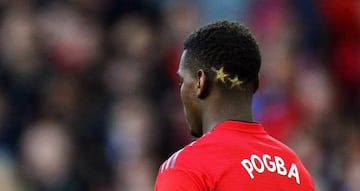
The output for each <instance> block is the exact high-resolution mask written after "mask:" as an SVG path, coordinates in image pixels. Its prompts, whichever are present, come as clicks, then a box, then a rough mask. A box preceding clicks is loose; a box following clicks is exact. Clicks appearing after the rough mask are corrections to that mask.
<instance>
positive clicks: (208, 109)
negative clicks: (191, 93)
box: [202, 92, 253, 133]
mask: <svg viewBox="0 0 360 191" xmlns="http://www.w3.org/2000/svg"><path fill="white" fill-rule="evenodd" d="M243 93H244V92H242V94H241V93H239V94H232V95H223V94H221V95H220V93H218V92H216V93H215V94H213V95H212V96H209V97H208V98H207V99H206V100H203V104H202V108H203V110H202V111H203V113H202V127H203V133H206V132H208V131H210V130H212V129H213V128H214V127H215V125H217V124H219V123H221V122H223V121H226V120H238V121H245V122H253V117H252V110H251V103H252V95H243Z"/></svg>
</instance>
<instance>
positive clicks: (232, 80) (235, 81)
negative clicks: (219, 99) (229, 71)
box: [229, 76, 243, 88]
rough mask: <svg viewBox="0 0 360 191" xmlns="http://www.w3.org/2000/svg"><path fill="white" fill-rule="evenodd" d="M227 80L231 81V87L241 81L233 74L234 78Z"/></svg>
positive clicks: (237, 85)
mask: <svg viewBox="0 0 360 191" xmlns="http://www.w3.org/2000/svg"><path fill="white" fill-rule="evenodd" d="M229 81H230V82H231V87H230V88H233V87H239V86H240V85H241V84H242V83H243V81H241V80H239V78H238V77H237V76H235V77H234V78H230V79H229Z"/></svg>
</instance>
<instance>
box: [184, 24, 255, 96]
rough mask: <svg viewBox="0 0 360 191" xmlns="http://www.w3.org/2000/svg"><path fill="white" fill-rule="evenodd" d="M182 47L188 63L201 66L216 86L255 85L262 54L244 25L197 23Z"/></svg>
mask: <svg viewBox="0 0 360 191" xmlns="http://www.w3.org/2000/svg"><path fill="white" fill-rule="evenodd" d="M184 50H186V51H187V56H186V63H187V64H188V65H189V67H190V68H192V69H194V70H198V69H203V70H204V71H205V72H206V73H207V74H208V75H209V76H210V78H209V80H211V81H213V82H215V84H217V85H218V87H223V88H226V89H235V88H238V89H242V90H245V89H247V90H249V89H251V90H252V91H255V90H256V89H257V85H258V73H259V70H260V65H261V56H260V52H259V47H258V45H257V43H256V40H255V39H254V37H253V35H252V34H251V33H250V31H249V30H248V28H246V27H245V26H243V25H241V24H239V23H237V22H230V21H217V22H214V23H211V24H208V25H206V26H203V27H200V28H199V29H197V30H196V31H194V32H193V33H192V34H190V35H189V36H188V37H187V38H186V39H185V41H184Z"/></svg>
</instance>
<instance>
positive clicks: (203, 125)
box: [155, 21, 314, 191]
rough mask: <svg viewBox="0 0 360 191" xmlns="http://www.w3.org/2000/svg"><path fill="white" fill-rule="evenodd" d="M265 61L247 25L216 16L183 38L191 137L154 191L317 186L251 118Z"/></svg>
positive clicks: (304, 190)
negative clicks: (210, 22) (210, 21)
mask: <svg viewBox="0 0 360 191" xmlns="http://www.w3.org/2000/svg"><path fill="white" fill-rule="evenodd" d="M260 64H261V58H260V53H259V48H258V45H257V43H256V41H255V39H254V38H253V36H252V35H251V33H250V32H249V30H248V29H247V28H246V27H244V26H242V25H240V24H238V23H235V22H229V21H218V22H215V23H212V24H209V25H206V26H204V27H201V28H199V29H198V30H196V31H195V32H194V33H192V34H191V35H190V36H189V37H188V38H187V39H186V40H185V43H184V51H183V54H182V57H181V60H180V64H179V70H178V75H179V77H180V85H181V87H180V94H181V99H182V102H183V105H184V112H185V116H186V119H187V122H188V124H189V127H190V131H191V133H192V135H194V136H196V137H201V138H199V139H198V140H196V141H194V142H193V143H191V144H189V145H187V146H186V147H184V148H183V149H181V150H179V151H177V152H176V153H174V154H173V155H172V156H171V157H170V158H169V159H168V160H167V161H165V162H164V163H163V164H162V165H161V166H160V169H159V174H158V177H157V180H156V185H155V190H156V191H180V190H181V191H183V190H184V191H185V190H186V191H232V190H244V191H260V190H267V191H272V190H276V191H282V190H283V191H289V190H291V191H297V190H299V191H300V190H301V191H313V190H314V185H313V182H312V178H311V176H310V174H309V173H308V172H307V170H306V169H305V168H304V166H303V165H302V163H301V162H300V160H299V158H298V157H297V156H296V155H295V153H294V152H293V151H292V150H291V149H290V148H288V147H287V146H285V145H284V144H282V143H280V142H279V141H277V140H275V139H274V138H272V137H271V136H269V135H268V134H267V133H266V132H265V131H264V128H263V127H262V125H261V124H259V123H256V122H253V118H252V111H251V103H252V96H253V94H254V92H255V91H256V90H257V88H258V83H259V80H258V73H259V69H260Z"/></svg>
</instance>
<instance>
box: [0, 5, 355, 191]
mask: <svg viewBox="0 0 360 191" xmlns="http://www.w3.org/2000/svg"><path fill="white" fill-rule="evenodd" d="M216 19H231V20H237V21H240V22H243V23H245V24H246V25H248V26H249V27H250V29H251V30H252V31H253V33H254V35H255V36H256V38H257V39H258V41H259V44H260V47H261V51H262V60H263V65H262V70H261V74H260V76H261V87H260V89H259V91H258V92H257V94H256V96H255V100H254V115H255V118H256V120H258V121H261V122H262V123H263V124H264V125H265V127H266V129H267V130H268V131H269V132H270V134H272V135H273V136H274V137H277V138H278V139H280V140H282V141H283V142H285V143H287V144H289V145H290V146H291V147H292V148H293V149H294V150H295V151H296V152H297V153H298V154H299V155H300V157H301V158H302V160H303V162H304V163H305V165H306V166H307V168H308V169H309V170H310V171H311V173H312V175H313V177H314V180H315V183H316V188H317V190H318V191H359V190H360V137H359V135H360V134H359V128H360V127H359V125H360V120H359V119H360V115H359V112H360V95H359V94H360V56H359V55H360V33H359V32H360V1H357V0H288V1H285V0H241V1H239V0H223V1H220V0H215V1H206V0H193V1H166V0H142V1H141V0H137V1H134V0H133V1H132V0H122V1H116V0H63V1H61V0H32V1H31V0H11V1H10V0H9V1H6V0H3V1H0V190H1V191H21V190H25V191H28V190H29V191H75V190H76V191H77V190H79V191H82V190H86V191H88V190H89V191H110V190H117V191H120V190H124V191H138V190H141V191H146V190H152V189H153V184H154V180H155V176H156V173H157V169H158V166H159V165H160V163H161V161H163V160H164V159H166V158H167V157H168V156H170V155H171V154H172V153H173V152H175V151H176V150H177V149H179V148H181V147H182V146H184V145H185V144H187V143H189V142H190V141H191V140H192V138H191V137H190V135H189V134H188V130H187V126H186V124H185V122H184V116H183V112H182V106H181V103H180V100H179V95H178V91H179V90H178V86H177V79H176V75H175V71H176V70H177V64H178V60H179V55H180V53H181V50H182V41H183V39H184V37H185V36H186V35H187V34H188V33H189V32H190V31H192V30H193V29H194V28H195V27H196V26H199V25H201V24H205V23H208V22H209V21H212V20H216Z"/></svg>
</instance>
